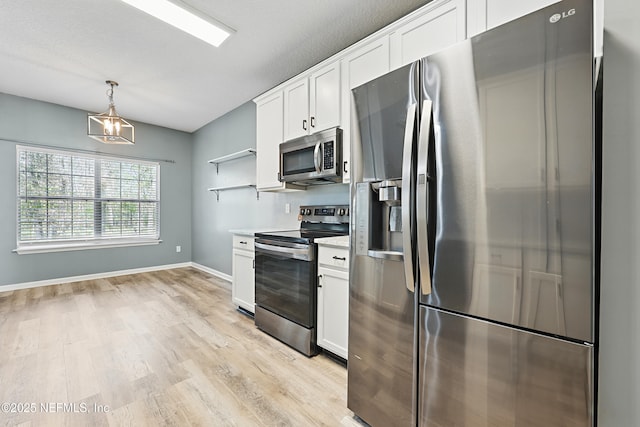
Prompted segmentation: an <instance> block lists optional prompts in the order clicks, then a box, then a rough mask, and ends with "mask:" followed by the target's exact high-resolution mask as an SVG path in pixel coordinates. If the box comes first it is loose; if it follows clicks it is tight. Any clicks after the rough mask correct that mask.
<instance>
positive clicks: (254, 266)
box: [253, 259, 256, 270]
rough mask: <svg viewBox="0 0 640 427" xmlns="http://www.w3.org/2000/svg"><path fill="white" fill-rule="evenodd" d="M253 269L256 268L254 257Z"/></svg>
mask: <svg viewBox="0 0 640 427" xmlns="http://www.w3.org/2000/svg"><path fill="white" fill-rule="evenodd" d="M253 269H254V270H255V269H256V260H255V259H254V260H253Z"/></svg>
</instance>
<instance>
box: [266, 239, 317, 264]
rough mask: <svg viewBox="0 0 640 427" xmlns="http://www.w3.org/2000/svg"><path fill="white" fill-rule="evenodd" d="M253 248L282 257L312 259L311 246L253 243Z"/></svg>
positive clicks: (302, 259)
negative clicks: (294, 246) (291, 246)
mask: <svg viewBox="0 0 640 427" xmlns="http://www.w3.org/2000/svg"><path fill="white" fill-rule="evenodd" d="M254 246H255V250H256V253H257V252H263V253H266V254H271V255H277V256H280V257H283V258H289V259H299V260H301V261H313V260H314V259H315V257H314V256H313V247H312V246H306V245H305V247H304V248H289V247H284V246H274V245H267V244H264V243H258V242H256V243H255V245H254Z"/></svg>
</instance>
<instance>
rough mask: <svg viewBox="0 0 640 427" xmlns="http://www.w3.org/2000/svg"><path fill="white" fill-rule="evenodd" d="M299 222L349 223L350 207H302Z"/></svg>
mask: <svg viewBox="0 0 640 427" xmlns="http://www.w3.org/2000/svg"><path fill="white" fill-rule="evenodd" d="M298 221H308V222H322V223H348V222H349V205H330V206H325V205H322V206H300V213H299V214H298Z"/></svg>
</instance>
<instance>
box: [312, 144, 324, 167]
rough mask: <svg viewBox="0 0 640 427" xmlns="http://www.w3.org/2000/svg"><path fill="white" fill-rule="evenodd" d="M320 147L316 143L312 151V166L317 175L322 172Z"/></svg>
mask: <svg viewBox="0 0 640 427" xmlns="http://www.w3.org/2000/svg"><path fill="white" fill-rule="evenodd" d="M321 145H322V143H321V142H318V143H317V144H316V148H315V149H314V150H313V165H314V166H315V168H316V172H318V173H320V172H322V157H320V156H321V154H322V148H321Z"/></svg>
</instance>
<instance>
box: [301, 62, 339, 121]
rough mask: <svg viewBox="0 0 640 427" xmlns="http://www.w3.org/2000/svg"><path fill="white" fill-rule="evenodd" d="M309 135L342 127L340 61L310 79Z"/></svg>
mask: <svg viewBox="0 0 640 427" xmlns="http://www.w3.org/2000/svg"><path fill="white" fill-rule="evenodd" d="M309 94H310V100H309V130H310V132H309V133H315V132H318V131H321V130H325V129H329V128H332V127H335V126H339V125H340V61H335V62H333V63H331V64H328V65H327V66H325V67H322V68H320V69H319V70H317V71H315V72H313V73H312V74H311V77H309Z"/></svg>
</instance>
